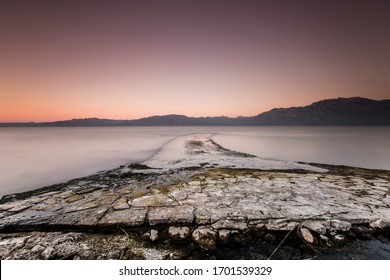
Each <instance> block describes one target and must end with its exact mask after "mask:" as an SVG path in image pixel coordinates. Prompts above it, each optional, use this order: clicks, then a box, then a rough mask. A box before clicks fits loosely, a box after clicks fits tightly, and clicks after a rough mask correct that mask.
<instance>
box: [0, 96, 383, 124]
mask: <svg viewBox="0 0 390 280" xmlns="http://www.w3.org/2000/svg"><path fill="white" fill-rule="evenodd" d="M260 125H306V126H307V125H328V126H330V125H336V126H337V125H338V126H340V125H390V99H387V100H382V101H376V100H372V99H367V98H360V97H353V98H337V99H327V100H322V101H318V102H315V103H313V104H311V105H308V106H305V107H291V108H277V109H272V110H270V111H268V112H265V113H262V114H259V115H257V116H254V117H237V118H229V117H201V118H195V117H187V116H184V115H164V116H152V117H147V118H142V119H136V120H109V119H98V118H88V119H73V120H67V121H56V122H44V123H34V122H30V123H0V126H2V127H7V126H8V127H11V126H12V127H15V126H17V127H34V126H53V127H63V126H260Z"/></svg>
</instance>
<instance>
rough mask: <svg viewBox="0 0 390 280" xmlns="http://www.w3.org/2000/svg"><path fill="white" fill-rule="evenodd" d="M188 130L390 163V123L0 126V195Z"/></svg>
mask: <svg viewBox="0 0 390 280" xmlns="http://www.w3.org/2000/svg"><path fill="white" fill-rule="evenodd" d="M193 133H211V134H214V136H213V139H214V140H215V141H216V142H218V143H219V144H221V145H222V146H224V147H226V148H229V149H233V150H237V151H240V152H246V153H250V154H254V155H257V156H259V157H264V158H272V159H281V160H296V161H306V162H319V163H329V164H345V165H352V166H360V167H366V168H380V169H388V170H390V127H88V128H78V127H69V128H0V196H2V195H4V194H9V193H15V192H21V191H26V190H30V189H34V188H37V187H41V186H45V185H50V184H54V183H59V182H63V181H65V180H69V179H72V178H77V177H82V176H86V175H90V174H93V173H95V172H98V171H101V170H106V169H111V168H115V167H118V166H119V165H121V164H124V163H129V162H139V161H143V160H146V159H147V158H149V157H151V156H152V155H153V154H154V153H156V152H157V151H158V150H159V149H161V147H163V146H164V144H165V143H167V142H168V141H170V140H171V139H174V138H175V137H178V136H181V135H187V134H193Z"/></svg>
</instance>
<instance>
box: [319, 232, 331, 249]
mask: <svg viewBox="0 0 390 280" xmlns="http://www.w3.org/2000/svg"><path fill="white" fill-rule="evenodd" d="M320 240H321V244H322V245H323V246H325V247H333V246H334V244H333V242H332V241H331V240H330V238H329V237H327V236H325V235H322V234H321V235H320Z"/></svg>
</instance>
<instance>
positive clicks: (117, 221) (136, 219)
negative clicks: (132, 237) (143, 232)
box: [99, 208, 147, 226]
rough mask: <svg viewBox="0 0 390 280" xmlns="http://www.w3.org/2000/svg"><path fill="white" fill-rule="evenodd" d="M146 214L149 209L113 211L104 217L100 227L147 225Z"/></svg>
mask: <svg viewBox="0 0 390 280" xmlns="http://www.w3.org/2000/svg"><path fill="white" fill-rule="evenodd" d="M146 213H147V209H145V208H130V209H125V210H118V211H113V212H111V213H107V214H106V215H104V217H103V218H102V219H101V220H100V221H99V225H103V226H108V225H127V226H141V225H143V224H144V223H145V217H146Z"/></svg>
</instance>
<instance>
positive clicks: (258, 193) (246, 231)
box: [0, 135, 390, 259]
mask: <svg viewBox="0 0 390 280" xmlns="http://www.w3.org/2000/svg"><path fill="white" fill-rule="evenodd" d="M175 141H176V142H173V143H169V144H168V145H167V147H166V148H165V149H163V150H162V151H161V152H160V153H158V154H157V155H155V157H153V158H151V159H149V160H148V161H146V162H144V163H143V164H130V165H127V166H122V167H120V168H118V169H115V170H112V171H107V172H105V173H99V174H96V175H93V176H89V177H85V178H81V179H77V180H72V181H69V182H67V183H64V184H59V185H55V186H50V187H46V188H42V189H38V190H35V191H30V192H27V193H22V194H15V195H9V196H5V197H3V199H2V200H1V201H0V252H1V253H0V258H1V259H52V258H57V259H58V258H74V259H77V258H81V259H109V258H114V259H119V258H133V259H136V258H141V259H166V258H186V257H188V250H190V249H189V248H194V247H196V246H198V247H200V248H203V249H205V250H209V251H213V250H216V249H217V248H218V246H219V245H220V244H226V243H228V242H230V241H231V240H233V241H234V242H237V243H240V242H246V240H247V239H248V238H252V237H253V236H256V235H259V236H263V235H264V234H269V233H272V232H280V231H284V232H288V231H292V230H295V229H299V230H297V232H298V236H300V237H302V238H301V239H302V242H306V243H308V244H310V245H313V244H315V245H317V244H318V245H319V246H327V247H330V246H333V245H336V244H338V243H343V242H344V241H345V240H346V238H347V239H348V236H350V235H351V234H350V233H351V232H352V233H353V234H354V235H359V236H365V237H369V238H371V237H373V236H374V235H375V234H376V233H377V232H381V233H388V232H389V231H390V172H389V171H383V170H382V171H381V170H365V169H359V168H351V167H334V166H324V165H322V166H320V165H309V164H303V163H292V162H280V161H270V160H264V159H260V158H257V157H254V156H251V155H247V154H242V153H237V152H234V151H229V150H226V149H224V148H223V147H221V146H219V145H218V144H216V143H215V142H214V141H213V140H212V139H211V138H210V137H209V136H204V135H201V136H186V137H179V139H176V140H175ZM174 146H176V147H178V149H179V152H177V153H174V150H173V149H174V148H173V147H174ZM145 232H149V233H150V232H151V233H153V234H152V235H153V236H150V234H149V239H152V240H153V241H154V242H153V244H150V242H149V243H145V242H147V241H142V240H141V239H139V238H137V236H141V234H144V233H145ZM103 233H105V234H103ZM263 233H264V234H263ZM262 234H263V235H262ZM164 240H170V241H172V242H173V243H172V244H173V245H172V246H173V247H169V246H168V247H166V246H165V245H164V246H165V247H161V244H159V243H160V241H161V242H163V241H164ZM149 241H150V240H149ZM175 242H179V243H178V244H181V243H184V242H186V245H183V246H182V247H180V246H179V247H178V246H177V244H176V245H175ZM189 243H190V244H189ZM188 246H189V247H188Z"/></svg>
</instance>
